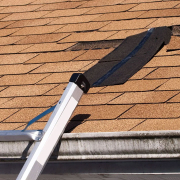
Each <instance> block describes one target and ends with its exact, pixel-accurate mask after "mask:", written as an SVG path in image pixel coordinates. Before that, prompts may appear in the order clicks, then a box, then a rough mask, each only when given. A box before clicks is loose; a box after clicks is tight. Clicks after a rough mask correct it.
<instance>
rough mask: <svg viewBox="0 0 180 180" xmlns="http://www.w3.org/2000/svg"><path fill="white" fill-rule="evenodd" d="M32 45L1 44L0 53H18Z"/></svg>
mask: <svg viewBox="0 0 180 180" xmlns="http://www.w3.org/2000/svg"><path fill="white" fill-rule="evenodd" d="M30 46H32V45H9V46H1V48H0V54H11V53H18V52H20V51H22V50H24V49H27V48H29V47H30Z"/></svg>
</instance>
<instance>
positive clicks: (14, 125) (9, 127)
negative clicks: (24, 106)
mask: <svg viewBox="0 0 180 180" xmlns="http://www.w3.org/2000/svg"><path fill="white" fill-rule="evenodd" d="M24 124H25V123H1V124H0V130H15V129H17V128H19V127H21V126H23V125H24Z"/></svg>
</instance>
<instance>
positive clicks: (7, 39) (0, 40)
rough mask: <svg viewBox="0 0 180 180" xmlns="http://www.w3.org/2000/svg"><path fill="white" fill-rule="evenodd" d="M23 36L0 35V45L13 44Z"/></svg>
mask: <svg viewBox="0 0 180 180" xmlns="http://www.w3.org/2000/svg"><path fill="white" fill-rule="evenodd" d="M23 38H24V37H23V36H17V37H9V36H8V37H0V45H1V46H2V45H9V44H14V43H15V42H17V41H19V40H21V39H23Z"/></svg>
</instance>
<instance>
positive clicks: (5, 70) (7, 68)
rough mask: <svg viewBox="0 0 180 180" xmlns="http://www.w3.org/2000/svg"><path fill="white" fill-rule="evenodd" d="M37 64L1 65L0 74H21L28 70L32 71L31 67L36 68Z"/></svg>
mask: <svg viewBox="0 0 180 180" xmlns="http://www.w3.org/2000/svg"><path fill="white" fill-rule="evenodd" d="M38 66H39V64H30V65H23V64H19V65H3V66H0V74H1V75H4V74H23V73H27V72H29V71H32V70H33V69H35V68H37V67H38Z"/></svg>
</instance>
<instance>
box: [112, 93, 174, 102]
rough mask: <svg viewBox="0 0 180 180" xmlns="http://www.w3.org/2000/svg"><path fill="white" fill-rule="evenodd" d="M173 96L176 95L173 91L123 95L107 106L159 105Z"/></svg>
mask: <svg viewBox="0 0 180 180" xmlns="http://www.w3.org/2000/svg"><path fill="white" fill-rule="evenodd" d="M175 94H177V92H173V91H170V92H167V91H152V92H133V93H125V94H123V95H122V96H120V97H118V98H115V99H114V100H113V101H111V102H109V104H135V103H161V102H166V101H167V100H168V99H170V98H171V97H173V96H174V95H175Z"/></svg>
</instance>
